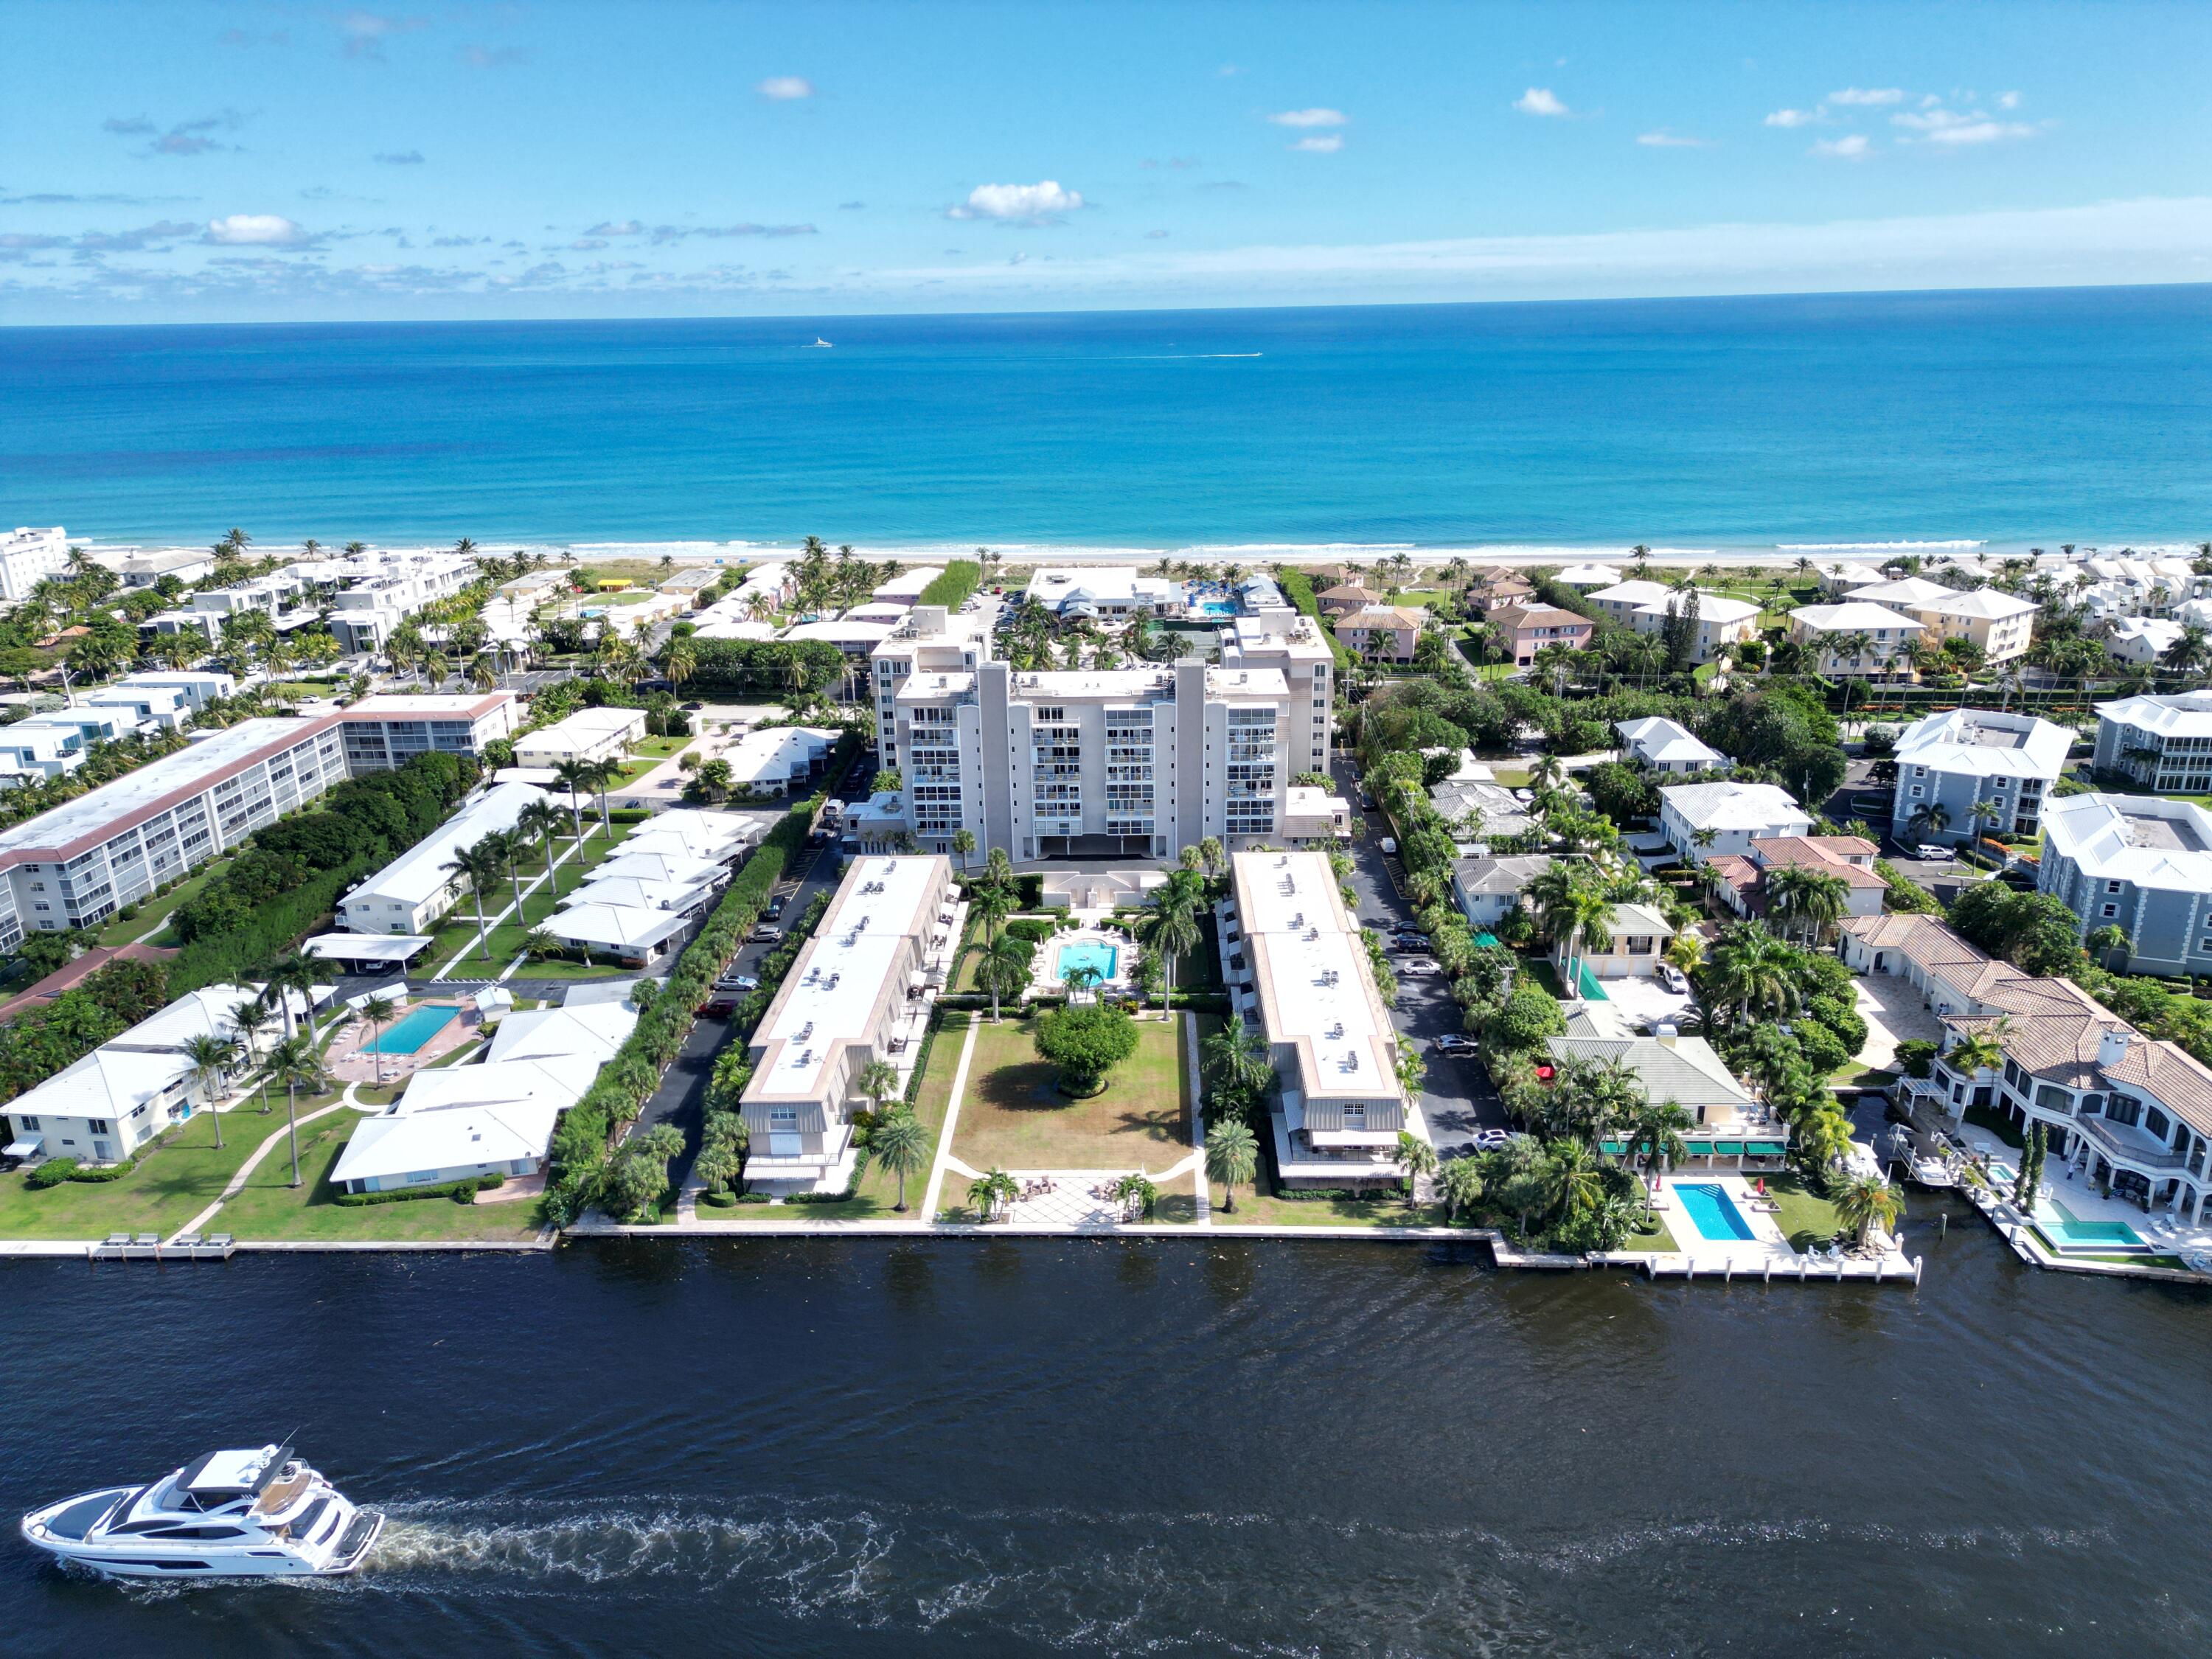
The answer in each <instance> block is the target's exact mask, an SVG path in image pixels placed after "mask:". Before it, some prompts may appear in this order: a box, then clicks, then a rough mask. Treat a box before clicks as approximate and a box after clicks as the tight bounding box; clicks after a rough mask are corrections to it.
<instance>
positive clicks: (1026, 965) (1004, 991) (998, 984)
mask: <svg viewBox="0 0 2212 1659" xmlns="http://www.w3.org/2000/svg"><path fill="white" fill-rule="evenodd" d="M1034 957H1036V946H1035V945H1031V944H1030V942H1029V941H1028V940H1027V939H1016V938H1014V937H1013V936H1012V935H1011V934H1005V935H1001V936H1000V938H998V939H994V940H992V941H991V943H990V944H989V945H986V946H985V947H984V949H983V959H982V960H981V962H979V963H976V964H975V982H976V983H977V984H979V985H981V987H983V988H984V989H986V990H987V991H988V992H990V994H991V1023H992V1024H994V1025H996V1024H1000V1023H1002V1020H1003V1018H1004V1017H1003V1016H1002V1015H1001V1014H1000V1012H999V1000H1000V997H1002V996H1010V997H1011V996H1019V995H1020V994H1022V993H1023V992H1024V991H1025V990H1027V989H1028V988H1029V983H1030V963H1031V961H1032V960H1033V959H1034Z"/></svg>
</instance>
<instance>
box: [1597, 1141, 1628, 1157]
mask: <svg viewBox="0 0 2212 1659" xmlns="http://www.w3.org/2000/svg"><path fill="white" fill-rule="evenodd" d="M1598 1150H1599V1151H1600V1152H1608V1153H1610V1154H1612V1155H1613V1157H1614V1158H1619V1157H1620V1155H1621V1154H1622V1153H1623V1152H1626V1151H1627V1150H1628V1143H1627V1142H1626V1141H1625V1140H1601V1141H1600V1142H1598Z"/></svg>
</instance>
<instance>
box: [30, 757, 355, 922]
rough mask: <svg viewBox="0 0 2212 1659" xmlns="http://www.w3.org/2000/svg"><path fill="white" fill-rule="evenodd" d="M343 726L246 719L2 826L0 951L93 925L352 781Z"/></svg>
mask: <svg viewBox="0 0 2212 1659" xmlns="http://www.w3.org/2000/svg"><path fill="white" fill-rule="evenodd" d="M340 723H341V722H340V720H339V718H338V716H337V715H334V714H325V715H321V716H319V717H317V718H315V719H313V720H241V721H240V722H239V724H237V725H236V726H232V727H230V728H229V729H228V730H227V731H223V732H216V733H215V734H214V735H212V736H210V737H208V738H203V739H202V740H201V741H199V742H197V743H195V744H192V745H191V747H190V748H188V749H183V750H179V751H178V752H177V753H175V754H173V755H168V756H164V757H162V758H161V759H160V760H157V761H152V762H149V763H148V764H146V765H144V766H142V767H140V768H139V769H137V771H135V772H131V773H129V774H126V775H125V776H123V777H119V778H118V779H116V780H115V781H113V782H112V783H106V784H102V785H101V786H100V787H99V788H97V789H94V790H93V791H91V792H90V793H87V794H84V795H80V796H79V797H78V798H77V799H75V800H72V801H67V802H64V804H63V805H59V806H57V807H55V808H54V809H53V810H52V811H49V812H41V813H40V815H39V816H38V817H34V818H32V819H29V820H28V821H27V822H25V823H19V824H15V825H14V826H12V827H11V828H9V829H0V950H13V949H14V948H15V945H18V944H20V943H21V940H22V937H23V935H24V933H27V932H33V931H46V932H58V931H61V930H64V929H67V928H71V927H99V926H100V924H101V923H102V922H104V921H106V920H107V919H108V918H109V917H110V916H112V915H114V914H115V912H116V910H117V909H118V908H120V907H121V906H123V905H125V904H128V903H131V902H133V901H134V900H138V899H143V898H144V897H146V896H147V895H149V893H151V892H152V891H153V890H154V889H155V886H156V885H157V884H160V883H161V882H165V881H169V880H173V879H174V878H177V877H179V876H181V875H183V874H184V873H185V872H187V871H189V870H191V868H192V867H193V866H196V865H200V864H204V863H205V862H206V861H207V860H210V859H211V858H213V857H215V856H216V854H218V853H222V852H227V851H228V850H229V849H231V848H234V847H236V846H237V845H238V844H239V843H240V842H242V841H244V840H245V839H246V836H249V835H251V834H252V832H253V831H254V830H256V829H259V828H260V827H261V826H262V825H263V824H264V823H273V822H275V821H276V818H277V817H279V816H280V815H282V814H283V813H285V812H289V811H291V810H292V809H293V808H295V807H296V806H300V805H304V804H306V803H307V801H310V800H313V799H314V798H315V797H316V796H318V795H319V794H321V793H323V792H324V791H325V789H327V788H329V787H331V785H332V784H334V783H337V781H340V780H341V779H343V778H344V777H345V776H346V775H347V773H346V757H345V751H344V748H343V742H342V739H341V738H340V736H339V726H340Z"/></svg>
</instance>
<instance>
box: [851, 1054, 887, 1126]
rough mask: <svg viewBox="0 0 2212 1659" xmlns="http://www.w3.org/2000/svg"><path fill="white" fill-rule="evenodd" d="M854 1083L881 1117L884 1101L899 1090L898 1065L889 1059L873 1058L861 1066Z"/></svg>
mask: <svg viewBox="0 0 2212 1659" xmlns="http://www.w3.org/2000/svg"><path fill="white" fill-rule="evenodd" d="M854 1085H855V1086H857V1087H858V1088H859V1090H860V1092H861V1093H862V1094H864V1095H866V1097H868V1103H869V1104H870V1105H871V1106H872V1107H873V1108H874V1109H875V1114H876V1115H877V1116H878V1117H881V1116H883V1115H884V1101H885V1100H886V1099H887V1098H889V1097H890V1096H891V1095H892V1094H894V1093H896V1091H897V1090H898V1067H897V1066H894V1065H892V1064H891V1063H890V1061H889V1060H870V1061H868V1062H867V1064H866V1065H865V1066H861V1067H860V1075H859V1076H858V1077H857V1078H855V1079H854Z"/></svg>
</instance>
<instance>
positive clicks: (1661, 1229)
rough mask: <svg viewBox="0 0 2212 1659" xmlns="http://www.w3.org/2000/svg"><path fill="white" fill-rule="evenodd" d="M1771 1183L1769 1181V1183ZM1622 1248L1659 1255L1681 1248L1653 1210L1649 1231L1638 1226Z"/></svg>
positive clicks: (1623, 1243) (1672, 1253) (1621, 1245)
mask: <svg viewBox="0 0 2212 1659" xmlns="http://www.w3.org/2000/svg"><path fill="white" fill-rule="evenodd" d="M1770 1184H1771V1183H1770ZM1620 1248H1621V1249H1624V1250H1649V1251H1651V1252H1653V1253H1655V1254H1656V1255H1674V1254H1675V1253H1676V1252H1677V1251H1678V1250H1680V1249H1681V1246H1680V1245H1679V1244H1677V1243H1674V1234H1672V1233H1670V1232H1668V1231H1667V1224H1666V1222H1665V1221H1663V1220H1662V1219H1661V1218H1660V1217H1659V1215H1658V1213H1657V1212H1656V1211H1655V1212H1653V1213H1652V1216H1651V1225H1650V1231H1645V1230H1644V1229H1643V1228H1640V1227H1639V1228H1638V1229H1637V1230H1636V1231H1634V1232H1632V1233H1630V1234H1629V1236H1628V1237H1626V1238H1625V1239H1623V1240H1622V1241H1621V1244H1620Z"/></svg>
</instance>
